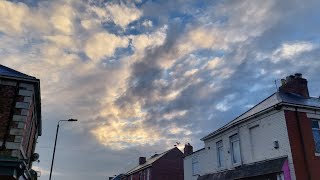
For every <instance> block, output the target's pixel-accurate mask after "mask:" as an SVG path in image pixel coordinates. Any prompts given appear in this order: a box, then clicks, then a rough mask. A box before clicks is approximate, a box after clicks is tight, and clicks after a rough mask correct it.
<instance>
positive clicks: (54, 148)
mask: <svg viewBox="0 0 320 180" xmlns="http://www.w3.org/2000/svg"><path fill="white" fill-rule="evenodd" d="M59 122H60V121H59ZM59 122H58V125H57V132H56V139H55V141H54V147H53V155H52V162H51V168H50V176H49V180H51V175H52V168H53V162H54V154H55V153H56V145H57V138H58V133H59Z"/></svg>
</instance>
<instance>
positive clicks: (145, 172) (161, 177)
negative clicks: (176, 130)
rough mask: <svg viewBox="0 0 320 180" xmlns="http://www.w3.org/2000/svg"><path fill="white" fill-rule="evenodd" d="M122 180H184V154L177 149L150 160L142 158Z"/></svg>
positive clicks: (157, 155)
mask: <svg viewBox="0 0 320 180" xmlns="http://www.w3.org/2000/svg"><path fill="white" fill-rule="evenodd" d="M122 180H183V153H182V152H181V151H180V150H179V149H178V148H177V147H175V148H173V149H170V150H169V151H166V152H163V153H161V154H155V155H153V156H152V157H151V158H149V159H146V157H140V158H139V165H138V166H136V167H134V168H133V169H131V170H130V171H128V172H127V173H126V174H125V176H124V177H123V178H122Z"/></svg>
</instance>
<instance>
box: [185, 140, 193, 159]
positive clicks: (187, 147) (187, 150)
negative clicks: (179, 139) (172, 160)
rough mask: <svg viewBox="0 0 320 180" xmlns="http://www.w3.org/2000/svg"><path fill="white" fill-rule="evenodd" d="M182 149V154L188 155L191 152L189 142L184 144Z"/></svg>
mask: <svg viewBox="0 0 320 180" xmlns="http://www.w3.org/2000/svg"><path fill="white" fill-rule="evenodd" d="M183 151H184V156H189V155H190V154H192V153H193V147H192V146H191V145H190V143H188V144H185V146H184V149H183Z"/></svg>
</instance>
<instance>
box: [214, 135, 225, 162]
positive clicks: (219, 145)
mask: <svg viewBox="0 0 320 180" xmlns="http://www.w3.org/2000/svg"><path fill="white" fill-rule="evenodd" d="M216 147H217V148H216V149H217V164H218V168H223V167H224V151H223V141H222V140H220V141H218V142H216ZM219 149H222V158H221V157H220V153H219ZM221 159H222V160H221Z"/></svg>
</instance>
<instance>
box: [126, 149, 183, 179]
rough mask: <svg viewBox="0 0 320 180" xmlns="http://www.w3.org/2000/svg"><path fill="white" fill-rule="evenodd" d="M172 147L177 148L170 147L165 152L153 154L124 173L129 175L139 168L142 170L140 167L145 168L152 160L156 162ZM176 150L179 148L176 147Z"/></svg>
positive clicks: (150, 164)
mask: <svg viewBox="0 0 320 180" xmlns="http://www.w3.org/2000/svg"><path fill="white" fill-rule="evenodd" d="M174 149H178V148H177V147H175V148H172V149H170V150H168V151H165V152H163V153H161V154H158V155H154V156H152V157H151V158H149V159H147V161H146V162H145V163H144V164H141V165H138V166H136V167H134V168H133V169H131V170H129V171H128V172H127V173H126V174H127V175H129V174H132V173H134V172H137V171H139V170H142V169H145V168H147V167H150V166H152V164H153V163H154V162H156V161H157V160H159V159H160V158H162V157H163V156H164V155H166V154H168V153H169V152H170V151H172V150H174ZM178 150H179V149H178ZM179 151H180V150H179Z"/></svg>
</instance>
